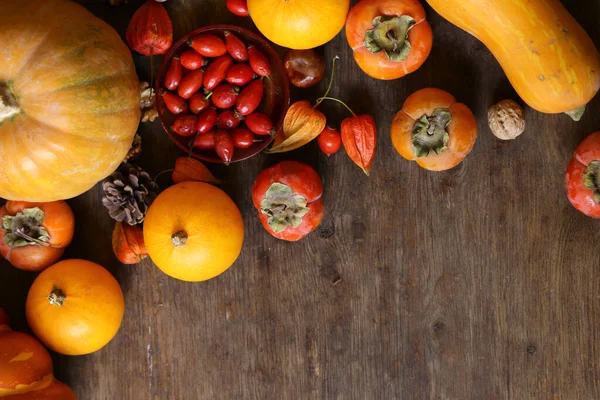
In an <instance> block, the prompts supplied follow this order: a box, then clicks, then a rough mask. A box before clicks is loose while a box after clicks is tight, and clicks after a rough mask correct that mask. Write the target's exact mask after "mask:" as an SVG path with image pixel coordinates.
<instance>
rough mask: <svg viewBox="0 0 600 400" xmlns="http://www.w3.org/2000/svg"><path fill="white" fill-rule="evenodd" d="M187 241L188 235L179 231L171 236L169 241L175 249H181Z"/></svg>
mask: <svg viewBox="0 0 600 400" xmlns="http://www.w3.org/2000/svg"><path fill="white" fill-rule="evenodd" d="M187 240H188V235H187V233H185V231H179V232H176V233H174V234H173V235H172V236H171V241H172V242H173V245H174V246H175V247H181V246H183V245H184V244H185V242H187Z"/></svg>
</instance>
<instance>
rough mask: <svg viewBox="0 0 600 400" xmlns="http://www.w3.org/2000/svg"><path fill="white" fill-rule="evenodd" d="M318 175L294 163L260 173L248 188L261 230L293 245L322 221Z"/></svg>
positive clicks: (283, 163) (321, 185)
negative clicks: (250, 187)
mask: <svg viewBox="0 0 600 400" xmlns="http://www.w3.org/2000/svg"><path fill="white" fill-rule="evenodd" d="M322 196H323V184H322V183H321V178H320V177H319V174H317V172H316V171H315V170H314V169H312V168H311V167H310V166H309V165H307V164H304V163H301V162H298V161H282V162H280V163H279V164H277V165H275V166H273V167H271V168H267V169H265V170H263V171H262V172H261V173H260V174H259V175H258V177H257V178H256V181H255V182H254V185H253V186H252V201H253V202H254V207H255V208H256V209H257V210H258V217H259V219H260V222H261V223H262V225H263V227H264V228H265V229H266V231H267V232H269V233H270V234H271V235H273V236H274V237H276V238H277V239H282V240H287V241H290V242H295V241H297V240H300V239H302V238H303V237H305V236H306V235H308V234H309V233H310V232H312V231H313V230H315V229H316V228H317V227H318V226H319V224H320V223H321V220H322V219H323V197H322Z"/></svg>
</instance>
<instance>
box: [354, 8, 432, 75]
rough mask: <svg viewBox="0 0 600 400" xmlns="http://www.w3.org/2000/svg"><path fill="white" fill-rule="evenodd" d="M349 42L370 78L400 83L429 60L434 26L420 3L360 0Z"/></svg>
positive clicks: (355, 11)
mask: <svg viewBox="0 0 600 400" xmlns="http://www.w3.org/2000/svg"><path fill="white" fill-rule="evenodd" d="M346 39H347V40H348V44H349V45H350V47H351V48H352V51H353V55H354V60H355V61H356V63H357V64H358V66H359V67H360V69H362V70H363V71H364V72H365V73H366V74H367V75H369V76H371V77H373V78H375V79H382V80H390V79H398V78H401V77H403V76H404V75H407V74H410V73H411V72H414V71H416V70H417V69H418V68H419V67H420V66H421V65H422V64H423V63H424V62H425V60H427V57H429V53H430V52H431V46H432V44H433V34H432V32H431V26H430V25H429V23H428V22H427V21H426V20H425V10H424V9H423V6H421V4H420V3H419V1H418V0H361V1H359V2H358V3H357V4H356V5H355V6H354V7H352V9H351V10H350V12H349V13H348V18H347V20H346Z"/></svg>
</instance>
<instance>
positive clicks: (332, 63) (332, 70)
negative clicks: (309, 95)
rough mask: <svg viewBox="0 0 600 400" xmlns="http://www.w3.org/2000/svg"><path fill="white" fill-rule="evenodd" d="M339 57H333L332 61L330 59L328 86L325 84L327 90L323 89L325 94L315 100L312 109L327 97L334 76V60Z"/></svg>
mask: <svg viewBox="0 0 600 400" xmlns="http://www.w3.org/2000/svg"><path fill="white" fill-rule="evenodd" d="M339 59H340V57H339V56H335V57H333V61H331V78H329V86H327V90H326V91H325V94H324V95H323V97H321V98H320V99H317V102H316V103H315V105H314V106H313V109H315V108H317V107H318V106H319V104H321V103H322V102H323V100H324V99H325V98H326V97H327V95H328V94H329V92H330V91H331V86H332V85H333V77H334V76H335V61H336V60H339ZM319 100H321V101H319Z"/></svg>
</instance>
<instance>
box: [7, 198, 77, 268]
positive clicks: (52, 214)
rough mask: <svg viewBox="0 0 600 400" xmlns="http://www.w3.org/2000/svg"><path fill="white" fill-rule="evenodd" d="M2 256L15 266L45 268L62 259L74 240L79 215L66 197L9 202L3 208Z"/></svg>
mask: <svg viewBox="0 0 600 400" xmlns="http://www.w3.org/2000/svg"><path fill="white" fill-rule="evenodd" d="M0 218H1V219H2V228H1V229H0V255H2V257H4V258H6V260H8V261H9V262H10V263H11V264H12V265H13V266H14V267H16V268H19V269H23V270H26V271H41V270H43V269H45V268H47V267H49V266H50V265H52V264H54V263H55V262H57V261H58V259H59V258H60V257H61V256H62V254H63V252H64V251H65V248H66V247H67V246H68V245H69V244H70V243H71V240H72V239H73V232H74V229H75V217H74V216H73V211H72V210H71V207H69V205H68V204H67V203H66V202H65V201H62V200H59V201H53V202H50V203H28V202H25V201H8V202H6V204H5V205H4V207H2V208H1V209H0Z"/></svg>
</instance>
